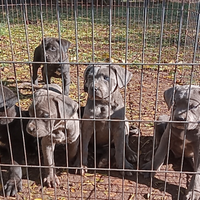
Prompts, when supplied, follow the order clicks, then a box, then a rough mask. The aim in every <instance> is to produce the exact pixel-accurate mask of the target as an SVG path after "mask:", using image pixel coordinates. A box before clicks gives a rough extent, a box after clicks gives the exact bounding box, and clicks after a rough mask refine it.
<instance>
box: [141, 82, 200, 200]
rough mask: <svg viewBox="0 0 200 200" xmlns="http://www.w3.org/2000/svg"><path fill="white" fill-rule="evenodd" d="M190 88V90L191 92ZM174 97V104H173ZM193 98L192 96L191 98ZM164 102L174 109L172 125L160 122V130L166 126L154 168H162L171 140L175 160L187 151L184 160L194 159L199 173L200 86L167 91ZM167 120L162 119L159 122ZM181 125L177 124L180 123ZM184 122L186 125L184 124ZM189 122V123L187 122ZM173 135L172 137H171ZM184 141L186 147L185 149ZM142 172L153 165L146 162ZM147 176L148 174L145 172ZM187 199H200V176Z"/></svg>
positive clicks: (195, 177)
mask: <svg viewBox="0 0 200 200" xmlns="http://www.w3.org/2000/svg"><path fill="white" fill-rule="evenodd" d="M189 89H190V91H189ZM173 95H174V102H173V101H172V99H173ZM189 95H190V96H189ZM164 98H165V102H166V104H167V105H168V108H169V109H170V108H171V107H172V105H173V109H172V115H171V116H172V118H171V119H169V120H170V121H176V122H172V123H167V125H165V124H164V122H162V123H160V125H159V126H160V128H161V129H159V130H162V129H163V127H165V126H166V128H165V129H164V133H163V132H162V133H159V135H162V136H161V139H160V143H159V146H158V149H157V151H156V153H155V158H154V163H153V169H154V170H157V169H159V168H160V167H161V166H162V164H163V162H164V160H165V157H166V154H167V149H168V140H169V139H170V150H171V151H172V152H173V153H174V155H175V156H176V157H181V156H182V153H183V151H184V156H185V158H192V160H193V161H194V162H193V168H194V171H195V172H200V154H199V152H200V147H199V145H200V138H199V136H200V126H199V121H200V87H199V86H194V85H192V86H191V88H190V86H188V85H185V86H176V87H175V88H170V89H168V90H166V91H165V92H164ZM164 118H165V119H167V116H162V117H161V118H160V119H164ZM177 121H178V122H179V123H178V122H177ZM184 122H185V123H184ZM186 122H189V123H186ZM170 133H171V137H170V138H169V135H170ZM184 138H185V148H184V149H183V145H184ZM142 169H148V170H149V169H151V162H148V163H146V164H145V165H144V166H143V167H142ZM144 175H145V176H146V177H148V176H149V175H150V174H149V173H144ZM185 199H187V200H189V199H200V174H194V175H193V177H192V179H191V182H190V185H189V188H188V193H187V195H186V197H185Z"/></svg>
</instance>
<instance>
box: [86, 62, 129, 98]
mask: <svg viewBox="0 0 200 200" xmlns="http://www.w3.org/2000/svg"><path fill="white" fill-rule="evenodd" d="M131 77H132V74H131V72H129V71H128V70H125V69H124V68H123V67H120V66H119V65H110V67H109V65H95V66H92V65H91V66H88V67H87V68H86V70H85V72H84V91H85V92H88V97H89V98H90V99H92V100H93V99H94V95H95V99H96V100H108V97H109V95H111V94H112V93H114V92H115V90H116V89H117V88H118V87H119V88H122V87H126V85H127V84H128V82H129V81H130V80H131Z"/></svg>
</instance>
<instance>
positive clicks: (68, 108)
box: [54, 94, 78, 119]
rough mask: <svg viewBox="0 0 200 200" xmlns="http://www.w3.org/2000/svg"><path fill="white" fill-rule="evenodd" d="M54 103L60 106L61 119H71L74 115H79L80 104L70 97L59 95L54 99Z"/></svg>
mask: <svg viewBox="0 0 200 200" xmlns="http://www.w3.org/2000/svg"><path fill="white" fill-rule="evenodd" d="M63 100H64V103H63ZM54 101H55V102H57V104H58V112H59V114H60V117H61V118H65V119H70V118H71V117H72V115H74V113H77V110H78V103H76V102H75V101H73V100H72V99H71V98H69V97H68V96H65V95H64V96H63V95H62V94H61V95H58V96H56V97H55V98H54Z"/></svg>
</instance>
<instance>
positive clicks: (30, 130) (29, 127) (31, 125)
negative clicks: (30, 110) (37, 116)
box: [27, 124, 35, 133]
mask: <svg viewBox="0 0 200 200" xmlns="http://www.w3.org/2000/svg"><path fill="white" fill-rule="evenodd" d="M34 131H35V126H33V124H29V125H28V126H27V132H29V133H32V132H34Z"/></svg>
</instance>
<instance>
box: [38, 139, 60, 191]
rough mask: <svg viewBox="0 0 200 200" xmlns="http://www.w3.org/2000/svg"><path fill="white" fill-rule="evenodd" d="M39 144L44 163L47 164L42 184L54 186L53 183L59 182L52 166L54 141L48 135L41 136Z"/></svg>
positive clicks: (57, 183)
mask: <svg viewBox="0 0 200 200" xmlns="http://www.w3.org/2000/svg"><path fill="white" fill-rule="evenodd" d="M41 144H42V153H43V158H44V165H45V166H49V168H48V169H45V178H44V184H46V185H47V186H48V187H54V185H55V186H56V185H59V184H60V181H59V179H58V177H57V176H56V175H55V171H54V168H53V166H54V149H55V143H52V142H51V138H50V137H49V136H46V137H43V138H42V141H41Z"/></svg>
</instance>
